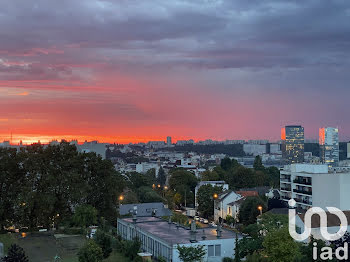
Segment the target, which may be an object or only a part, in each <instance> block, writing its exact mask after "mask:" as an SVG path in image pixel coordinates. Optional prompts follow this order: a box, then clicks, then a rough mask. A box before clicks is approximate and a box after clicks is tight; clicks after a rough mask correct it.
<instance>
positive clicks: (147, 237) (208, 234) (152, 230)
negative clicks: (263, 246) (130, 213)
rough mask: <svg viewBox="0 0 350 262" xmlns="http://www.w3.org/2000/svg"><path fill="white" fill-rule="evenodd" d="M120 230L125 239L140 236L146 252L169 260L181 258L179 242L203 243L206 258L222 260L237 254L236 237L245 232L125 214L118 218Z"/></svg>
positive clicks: (185, 244) (182, 244)
mask: <svg viewBox="0 0 350 262" xmlns="http://www.w3.org/2000/svg"><path fill="white" fill-rule="evenodd" d="M117 230H118V234H119V235H120V236H121V237H122V238H123V239H125V240H132V239H134V238H135V237H137V238H138V239H139V240H140V241H141V249H142V251H143V252H146V253H149V254H151V255H152V257H153V258H160V257H162V258H164V259H165V261H167V262H180V261H181V260H180V258H179V253H178V250H177V247H178V246H186V247H195V246H199V245H200V246H203V247H204V250H205V251H206V254H205V256H204V260H203V261H207V262H221V261H222V259H223V258H224V257H231V258H234V249H235V242H236V241H235V240H236V238H237V239H242V236H241V235H239V234H237V233H235V232H232V231H229V230H225V229H222V228H221V227H220V226H218V228H217V229H215V228H212V227H208V228H202V229H198V230H197V229H196V226H195V223H193V224H191V229H189V228H186V227H183V226H180V225H178V224H175V223H172V222H171V221H165V220H162V219H160V218H157V217H137V218H136V217H134V218H124V219H119V218H118V221H117Z"/></svg>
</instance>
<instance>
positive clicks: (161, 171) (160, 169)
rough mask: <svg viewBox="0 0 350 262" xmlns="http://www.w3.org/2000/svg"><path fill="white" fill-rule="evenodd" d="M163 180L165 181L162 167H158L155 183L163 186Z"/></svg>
mask: <svg viewBox="0 0 350 262" xmlns="http://www.w3.org/2000/svg"><path fill="white" fill-rule="evenodd" d="M165 182H166V176H165V172H164V169H163V168H162V167H160V168H159V171H158V177H157V183H158V184H160V185H161V186H162V187H163V186H164V185H165Z"/></svg>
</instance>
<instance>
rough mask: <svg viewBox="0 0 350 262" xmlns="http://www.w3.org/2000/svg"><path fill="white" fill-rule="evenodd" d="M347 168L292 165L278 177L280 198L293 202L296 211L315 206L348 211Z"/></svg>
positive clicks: (284, 169) (349, 176) (325, 165)
mask: <svg viewBox="0 0 350 262" xmlns="http://www.w3.org/2000/svg"><path fill="white" fill-rule="evenodd" d="M349 187H350V168H349V167H332V168H329V167H328V165H327V164H322V165H320V164H291V165H288V166H285V167H284V168H283V169H282V170H281V173H280V192H281V198H282V199H283V200H284V201H288V200H289V199H291V198H293V199H294V200H295V201H296V202H297V208H298V209H299V210H307V209H308V208H310V207H312V206H315V207H321V208H326V207H327V206H328V207H337V208H339V209H341V210H350V202H349V201H348V199H349V193H348V192H349V191H348V189H349Z"/></svg>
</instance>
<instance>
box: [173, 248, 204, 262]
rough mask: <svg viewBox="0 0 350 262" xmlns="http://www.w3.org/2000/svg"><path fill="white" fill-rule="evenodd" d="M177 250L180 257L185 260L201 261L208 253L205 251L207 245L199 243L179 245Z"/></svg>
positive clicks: (191, 261) (189, 261) (190, 261)
mask: <svg viewBox="0 0 350 262" xmlns="http://www.w3.org/2000/svg"><path fill="white" fill-rule="evenodd" d="M177 250H178V252H179V258H180V259H181V260H182V261H183V262H197V261H201V259H202V258H203V257H204V256H205V254H206V253H207V252H206V251H205V247H204V246H201V245H198V246H190V247H186V246H179V245H178V246H177Z"/></svg>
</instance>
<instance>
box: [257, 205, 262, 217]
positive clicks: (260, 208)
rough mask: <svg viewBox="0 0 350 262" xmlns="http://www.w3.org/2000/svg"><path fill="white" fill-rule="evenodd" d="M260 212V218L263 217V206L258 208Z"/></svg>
mask: <svg viewBox="0 0 350 262" xmlns="http://www.w3.org/2000/svg"><path fill="white" fill-rule="evenodd" d="M258 210H259V211H260V216H261V215H262V211H263V207H262V206H258Z"/></svg>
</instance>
